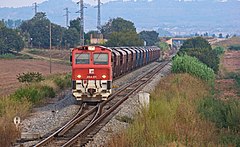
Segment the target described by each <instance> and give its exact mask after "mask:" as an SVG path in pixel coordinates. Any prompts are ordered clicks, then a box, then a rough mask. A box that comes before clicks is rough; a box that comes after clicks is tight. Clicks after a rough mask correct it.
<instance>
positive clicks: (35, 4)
mask: <svg viewBox="0 0 240 147" xmlns="http://www.w3.org/2000/svg"><path fill="white" fill-rule="evenodd" d="M33 5H34V10H35V15H36V14H37V7H38V5H37V3H36V2H35V3H33Z"/></svg>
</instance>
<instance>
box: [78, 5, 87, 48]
mask: <svg viewBox="0 0 240 147" xmlns="http://www.w3.org/2000/svg"><path fill="white" fill-rule="evenodd" d="M77 4H78V5H79V11H77V12H76V13H79V18H80V33H79V35H80V45H81V46H83V45H84V8H86V7H84V5H83V0H80V1H79V2H77Z"/></svg>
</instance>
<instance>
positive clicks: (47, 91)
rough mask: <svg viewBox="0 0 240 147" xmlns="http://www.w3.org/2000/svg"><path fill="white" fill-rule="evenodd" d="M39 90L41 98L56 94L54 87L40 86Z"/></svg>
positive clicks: (52, 96) (51, 96)
mask: <svg viewBox="0 0 240 147" xmlns="http://www.w3.org/2000/svg"><path fill="white" fill-rule="evenodd" d="M39 90H40V93H41V97H42V98H45V97H50V98H54V97H55V95H56V93H55V92H54V89H53V88H52V87H49V86H42V87H40V89H39Z"/></svg>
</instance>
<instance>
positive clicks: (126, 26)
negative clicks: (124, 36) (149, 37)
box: [101, 17, 136, 39]
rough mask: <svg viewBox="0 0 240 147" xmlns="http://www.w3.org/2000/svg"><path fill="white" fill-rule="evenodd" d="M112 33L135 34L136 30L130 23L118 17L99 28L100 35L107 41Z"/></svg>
mask: <svg viewBox="0 0 240 147" xmlns="http://www.w3.org/2000/svg"><path fill="white" fill-rule="evenodd" d="M113 32H136V28H135V26H134V24H133V23H132V22H131V21H127V20H124V19H123V18H120V17H118V18H115V19H110V20H109V21H108V22H107V23H106V24H105V25H103V26H102V27H101V33H102V34H103V36H104V38H107V39H108V38H109V37H110V35H111V34H112V33H113Z"/></svg>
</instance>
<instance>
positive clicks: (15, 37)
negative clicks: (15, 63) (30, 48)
mask: <svg viewBox="0 0 240 147" xmlns="http://www.w3.org/2000/svg"><path fill="white" fill-rule="evenodd" d="M23 47H24V42H23V40H22V38H21V36H20V35H19V32H17V30H13V29H8V28H6V27H4V26H3V27H0V54H5V53H9V52H10V51H17V52H19V51H21V50H22V49H23Z"/></svg>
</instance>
